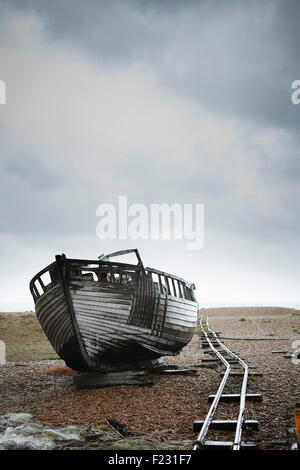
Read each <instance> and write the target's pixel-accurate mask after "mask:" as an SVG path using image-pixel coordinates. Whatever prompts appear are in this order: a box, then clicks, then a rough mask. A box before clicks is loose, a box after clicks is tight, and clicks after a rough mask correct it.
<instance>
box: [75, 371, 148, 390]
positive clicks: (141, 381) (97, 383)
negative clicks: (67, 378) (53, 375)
mask: <svg viewBox="0 0 300 470" xmlns="http://www.w3.org/2000/svg"><path fill="white" fill-rule="evenodd" d="M73 384H74V386H75V388H76V389H85V388H102V387H113V386H118V385H152V384H153V376H152V374H151V373H150V372H148V371H144V370H138V371H136V370H128V371H124V372H108V373H105V374H80V375H75V376H74V377H73Z"/></svg>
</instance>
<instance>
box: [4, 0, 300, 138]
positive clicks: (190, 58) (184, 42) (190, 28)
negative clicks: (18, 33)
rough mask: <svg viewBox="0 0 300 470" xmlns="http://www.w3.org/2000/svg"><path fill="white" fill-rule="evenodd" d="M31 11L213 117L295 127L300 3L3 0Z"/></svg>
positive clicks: (98, 57)
mask: <svg viewBox="0 0 300 470" xmlns="http://www.w3.org/2000/svg"><path fill="white" fill-rule="evenodd" d="M7 4H9V5H14V6H15V7H18V8H21V9H27V11H35V12H37V14H39V15H40V16H41V17H42V19H43V21H44V25H45V32H46V34H48V36H49V37H50V38H51V39H52V41H55V42H59V43H61V44H66V45H70V44H72V45H73V47H75V48H79V49H80V50H81V51H83V52H84V53H87V54H90V56H91V58H93V59H94V61H95V62H97V61H98V62H99V63H102V62H104V63H106V64H108V65H110V66H120V65H128V66H129V65H131V64H135V65H139V66H141V67H144V68H146V69H147V70H149V71H150V72H151V73H153V74H154V75H155V76H156V77H157V78H158V80H159V81H160V83H161V86H163V87H164V88H165V90H168V91H169V92H170V93H174V94H176V95H177V96H178V95H179V96H182V97H183V98H185V99H189V100H191V101H192V102H198V103H199V104H200V105H202V106H205V107H207V108H208V109H211V110H212V111H213V112H215V113H218V114H221V115H225V116H228V115H232V116H239V117H243V118H245V119H250V120H251V119H252V120H255V121H256V122H261V123H270V124H271V125H275V126H283V127H286V128H288V129H290V130H293V131H295V130H297V129H298V123H299V109H297V107H296V106H293V105H292V104H291V100H290V96H291V83H292V81H293V80H295V79H297V78H299V77H298V73H299V66H298V55H299V52H298V37H299V33H298V28H299V22H300V4H299V2H297V1H296V0H291V1H289V2H288V4H287V3H286V2H285V1H284V0H275V1H271V0H267V1H266V2H260V1H259V0H254V1H251V2H237V1H226V2H220V1H217V0H212V1H207V0H206V1H202V2H199V1H198V2H197V1H191V2H179V1H178V2H177V1H176V2H170V1H166V2H158V1H134V2H129V1H125V2H124V1H122V2H121V1H119V0H117V1H114V2H105V1H102V2H92V1H87V2H81V1H79V0H73V1H72V2H70V1H67V0H64V1H59V2H58V1H57V0H55V1H52V2H46V1H41V2H36V1H33V0H27V1H18V0H15V1H13V2H7Z"/></svg>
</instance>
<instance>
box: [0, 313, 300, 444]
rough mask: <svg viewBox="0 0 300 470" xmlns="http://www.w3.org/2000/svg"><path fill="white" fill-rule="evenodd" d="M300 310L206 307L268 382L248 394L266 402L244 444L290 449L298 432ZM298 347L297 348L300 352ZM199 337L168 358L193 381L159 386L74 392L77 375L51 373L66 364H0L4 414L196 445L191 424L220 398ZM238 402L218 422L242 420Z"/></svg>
mask: <svg viewBox="0 0 300 470" xmlns="http://www.w3.org/2000/svg"><path fill="white" fill-rule="evenodd" d="M299 313H300V312H299V311H296V310H291V309H283V308H270V307H269V308H267V307H265V308H263V307H262V308H259V307H255V308H250V307H247V308H223V309H222V308H215V309H202V310H201V314H202V315H208V316H209V323H210V327H211V328H212V329H213V330H215V331H220V332H221V337H222V338H224V343H225V344H226V345H227V346H228V347H229V349H231V350H232V351H233V352H236V353H237V354H238V355H240V356H241V357H242V358H243V359H244V360H245V362H246V363H247V364H248V365H251V366H255V367H256V368H255V369H253V370H255V371H257V372H262V373H263V377H253V378H251V377H250V380H249V386H248V390H247V391H248V393H262V395H263V401H262V403H252V402H247V407H246V416H245V417H246V419H255V420H258V421H259V430H258V431H255V430H245V431H244V432H243V440H244V441H254V442H257V443H258V444H259V446H260V448H261V449H276V450H278V449H284V450H285V449H289V448H290V440H289V433H288V429H289V428H291V427H293V426H294V406H295V403H296V402H297V401H298V402H299V400H300V364H298V365H297V364H293V362H292V360H291V359H288V358H285V357H284V354H283V353H276V354H273V353H272V351H289V352H293V342H294V341H296V340H300V334H299V333H300V316H299ZM299 348H300V347H299V346H298V349H299ZM204 351H205V350H204V349H202V348H201V342H200V338H199V335H198V334H196V335H195V336H194V338H193V339H192V341H191V342H190V343H189V344H188V346H186V347H185V348H184V349H183V350H182V352H181V354H180V355H178V356H175V357H168V358H165V363H166V364H168V365H180V366H183V367H188V366H192V367H194V368H196V370H197V373H196V374H195V375H191V376H175V375H174V376H164V375H157V376H154V384H153V386H144V387H141V386H118V387H108V388H102V389H97V390H77V391H75V390H74V388H73V383H72V381H73V378H72V376H71V375H61V374H55V373H45V371H46V372H47V370H50V369H53V368H55V367H58V366H62V365H64V363H63V361H60V360H48V361H42V362H26V363H25V362H24V363H8V364H6V365H2V366H0V396H1V401H0V414H3V413H6V412H29V413H34V414H35V418H34V421H35V422H36V423H41V424H47V425H52V426H59V427H61V426H69V425H76V426H80V427H85V428H91V429H98V428H99V427H101V426H103V425H104V424H105V420H106V419H109V418H110V419H116V420H118V421H120V422H122V423H125V424H126V426H127V428H128V429H129V430H130V431H131V432H132V433H133V434H135V435H142V434H149V433H153V432H162V431H163V432H164V433H165V434H164V435H165V438H166V439H170V440H171V439H172V440H180V441H184V440H191V441H193V440H195V438H196V436H197V434H196V433H194V432H193V421H194V420H196V419H204V418H205V416H206V413H207V411H208V409H209V406H210V405H209V404H208V402H207V397H208V395H210V394H213V393H215V392H216V390H217V388H218V385H219V382H220V372H222V370H223V367H222V366H220V365H216V364H213V365H206V366H204V364H201V360H202V359H203V358H205V357H207V355H206V354H204ZM240 384H241V379H240V378H239V377H237V378H235V377H231V378H230V379H229V385H228V386H226V389H225V393H237V392H238V391H239V387H240ZM237 411H238V404H233V403H226V404H220V407H219V408H218V411H217V415H216V419H234V418H235V417H237ZM220 436H222V438H224V440H232V433H230V432H224V431H222V432H220V431H213V432H210V433H209V435H208V436H207V437H208V438H209V439H212V440H213V439H219V438H220Z"/></svg>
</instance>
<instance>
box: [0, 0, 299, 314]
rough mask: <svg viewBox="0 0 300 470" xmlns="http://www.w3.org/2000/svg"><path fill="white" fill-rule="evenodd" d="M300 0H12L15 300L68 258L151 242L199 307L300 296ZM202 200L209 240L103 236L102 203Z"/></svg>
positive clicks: (9, 244) (4, 122)
mask: <svg viewBox="0 0 300 470" xmlns="http://www.w3.org/2000/svg"><path fill="white" fill-rule="evenodd" d="M299 24H300V2H299V1H297V0H289V1H288V2H287V1H285V0H281V1H280V0H272V1H268V0H265V1H264V2H261V1H260V0H256V1H255V0H254V1H252V0H244V1H240V0H232V1H231V0H227V1H226V2H225V1H221V0H219V1H217V0H209V1H208V0H207V1H205V0H203V1H201V0H198V1H196V0H195V1H194V0H190V1H183V0H182V1H175V0H165V1H164V0H162V1H159V0H153V1H151V0H149V1H148V0H128V1H124V0H122V1H121V0H120V1H118V0H110V1H105V0H102V1H97V2H96V1H92V0H88V1H85V2H83V1H82V0H52V1H51V2H49V1H43V0H39V1H38V0H32V1H30V0H22V1H21V0H20V1H17V0H9V1H3V0H0V80H3V81H4V82H5V83H6V87H7V96H6V104H5V105H1V104H0V169H1V174H0V205H1V218H0V256H1V257H0V260H1V270H0V310H2V311H9V310H15V309H16V310H23V309H29V308H33V303H32V300H31V296H30V293H29V289H28V283H29V281H30V279H31V277H33V275H34V274H35V273H36V272H37V271H39V270H40V269H42V268H43V267H44V266H45V265H47V264H49V263H50V262H52V261H53V259H54V255H55V254H58V253H62V252H63V253H66V255H67V256H70V257H81V258H95V259H96V258H97V257H98V256H99V255H100V254H101V253H107V252H110V251H115V250H120V249H125V248H130V247H137V248H139V249H140V252H141V255H142V258H143V260H144V263H145V264H146V265H147V266H151V267H155V268H158V269H163V270H165V271H168V272H171V273H173V274H177V275H179V276H181V277H184V278H186V279H187V280H189V281H191V282H194V283H195V284H196V287H197V291H196V294H197V299H198V302H199V304H200V306H222V305H224V306H230V305H282V306H291V307H300V299H299V279H300V262H299V228H300V220H299V213H300V197H299V196H300V185H299V177H300V163H299V162H300V145H299V139H300V137H299V124H300V104H299V105H295V104H293V103H292V101H291V94H292V89H291V84H292V82H293V81H294V80H297V79H298V80H299V79H300V63H299ZM119 195H127V196H128V203H129V204H132V203H142V204H145V205H146V206H147V207H150V204H151V203H168V204H172V203H181V204H184V203H190V204H196V203H199V204H200V203H202V204H204V206H205V242H204V247H203V249H202V250H198V251H187V250H186V248H185V241H184V240H175V241H174V240H171V241H168V240H136V241H133V240H114V241H110V240H108V241H101V240H99V239H98V238H97V236H96V226H97V223H98V221H99V218H98V217H97V216H96V209H97V207H98V206H99V204H101V203H112V204H116V203H117V200H118V196H119Z"/></svg>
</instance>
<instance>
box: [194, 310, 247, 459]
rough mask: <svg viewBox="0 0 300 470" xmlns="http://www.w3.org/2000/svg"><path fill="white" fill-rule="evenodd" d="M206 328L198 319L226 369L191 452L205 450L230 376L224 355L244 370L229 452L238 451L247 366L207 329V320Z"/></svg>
mask: <svg viewBox="0 0 300 470" xmlns="http://www.w3.org/2000/svg"><path fill="white" fill-rule="evenodd" d="M205 323H206V326H204V325H203V324H204V319H203V317H202V318H201V319H200V327H201V331H202V333H203V335H204V337H205V339H206V341H207V343H208V345H209V347H210V349H211V350H212V352H213V353H214V354H216V356H217V357H218V358H219V359H220V361H221V362H222V363H223V364H224V366H225V367H226V371H225V373H224V376H223V379H222V381H221V383H220V385H219V388H218V390H217V393H216V395H215V396H214V400H213V402H212V404H211V407H210V409H209V411H208V413H207V416H206V418H205V420H204V422H203V425H202V428H201V430H200V432H199V435H198V438H197V440H196V442H195V444H194V446H193V450H199V449H202V448H205V443H206V442H205V436H206V434H207V432H208V430H209V428H210V425H211V423H212V421H213V417H214V414H215V411H216V409H217V406H218V404H219V401H220V399H221V396H222V392H223V390H224V388H225V385H226V383H227V379H228V377H229V374H230V370H231V367H230V363H229V362H228V361H227V360H226V358H225V357H224V356H223V354H224V353H226V354H227V355H228V356H230V357H231V358H233V359H235V360H236V361H237V363H238V364H239V365H240V366H241V367H242V368H243V370H244V376H243V382H242V387H241V392H240V407H239V414H238V418H237V421H236V428H235V436H234V440H233V443H232V445H231V450H240V449H241V446H242V428H243V424H244V415H245V403H246V393H247V381H248V366H247V364H246V363H245V362H244V361H243V360H242V359H241V358H240V357H238V356H237V355H236V354H234V353H233V352H232V351H230V350H229V349H228V348H227V347H226V346H225V345H224V344H223V343H222V342H221V341H220V340H219V338H218V336H217V334H216V333H215V332H214V331H212V330H211V329H210V328H209V324H208V319H207V318H206V320H205ZM212 338H213V340H214V343H217V345H218V346H220V348H221V349H220V350H217V349H216V348H215V347H214V345H213V344H212V341H211V339H212Z"/></svg>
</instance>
